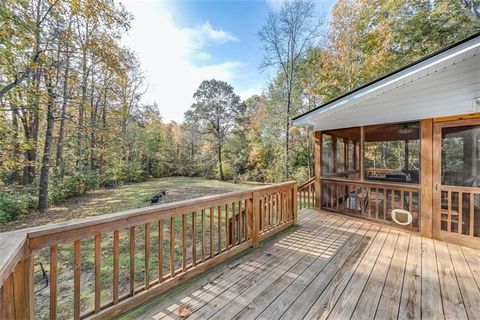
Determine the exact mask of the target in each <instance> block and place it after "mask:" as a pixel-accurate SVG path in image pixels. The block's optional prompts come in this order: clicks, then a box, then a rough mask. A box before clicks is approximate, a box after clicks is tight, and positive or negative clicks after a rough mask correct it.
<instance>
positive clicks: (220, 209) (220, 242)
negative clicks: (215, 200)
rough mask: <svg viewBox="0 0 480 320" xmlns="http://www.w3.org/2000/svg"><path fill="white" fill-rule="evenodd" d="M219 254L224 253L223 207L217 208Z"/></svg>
mask: <svg viewBox="0 0 480 320" xmlns="http://www.w3.org/2000/svg"><path fill="white" fill-rule="evenodd" d="M217 224H218V226H217V227H218V254H220V253H222V207H220V206H218V207H217Z"/></svg>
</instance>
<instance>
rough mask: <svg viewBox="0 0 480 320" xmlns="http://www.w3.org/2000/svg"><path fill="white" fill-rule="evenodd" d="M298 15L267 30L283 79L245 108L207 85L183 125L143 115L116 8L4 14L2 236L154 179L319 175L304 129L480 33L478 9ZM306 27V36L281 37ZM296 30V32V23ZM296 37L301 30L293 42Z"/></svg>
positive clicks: (0, 43) (338, 10) (462, 4)
mask: <svg viewBox="0 0 480 320" xmlns="http://www.w3.org/2000/svg"><path fill="white" fill-rule="evenodd" d="M314 11H315V10H314V3H313V2H310V1H290V2H286V3H285V4H284V5H283V7H282V9H281V10H280V11H279V12H272V13H271V14H270V15H269V16H268V18H267V20H266V21H265V25H264V27H262V29H261V30H259V34H258V36H259V39H260V41H261V43H262V44H263V46H264V50H265V60H264V62H263V64H262V66H261V67H263V68H268V69H270V70H273V71H274V72H275V73H276V77H274V78H273V79H272V81H271V83H269V85H268V86H267V87H266V88H264V90H263V94H262V95H256V96H252V97H251V98H249V99H247V100H246V101H240V98H239V97H238V95H236V94H235V90H234V88H233V87H231V86H230V85H229V84H228V83H225V82H222V81H217V80H210V79H206V81H204V82H203V83H202V84H200V86H199V88H198V90H197V92H196V93H195V94H194V99H195V103H194V104H193V105H192V106H191V107H190V109H189V110H188V111H187V112H186V114H185V121H184V122H183V123H176V122H170V123H165V122H164V121H162V117H161V112H162V108H167V107H168V106H161V105H156V104H153V105H144V104H142V103H141V97H142V95H143V93H144V92H145V90H146V88H147V79H145V78H144V76H143V74H142V70H141V66H140V64H139V61H138V60H137V58H136V56H135V54H134V52H133V51H132V50H130V49H129V48H125V47H124V46H122V44H121V35H122V33H124V32H126V31H127V30H128V29H129V25H130V22H131V21H132V19H134V17H132V16H131V14H130V13H128V12H127V11H126V10H125V8H124V7H123V6H122V5H121V4H120V3H119V2H117V1H113V0H96V1H94V0H68V1H67V0H63V1H62V0H53V1H52V0H4V1H2V3H1V4H0V223H1V222H6V221H11V220H14V219H15V218H16V217H18V216H20V215H25V214H28V213H31V212H35V211H45V210H46V209H47V208H48V206H49V205H54V204H57V203H59V202H61V201H63V200H65V199H68V198H71V197H74V196H78V195H81V194H83V193H85V192H86V191H88V190H92V189H96V188H99V187H115V186H117V185H120V184H123V183H129V182H139V181H144V180H147V179H150V178H152V177H164V176H201V177H206V178H218V179H222V180H223V179H225V180H234V181H259V182H279V181H282V180H285V179H293V180H305V179H307V178H308V177H310V176H312V175H313V163H312V160H313V141H312V136H311V132H308V131H307V130H305V129H301V128H291V127H290V123H291V119H292V118H293V117H294V116H296V115H298V114H301V113H303V112H305V111H308V110H310V109H312V108H314V107H315V106H318V105H319V104H321V103H323V102H326V101H329V100H331V99H333V98H335V97H337V96H339V95H341V94H343V93H345V92H348V91H350V90H352V89H354V88H356V87H358V86H360V85H362V84H365V83H368V82H369V81H372V80H374V79H375V78H377V77H379V76H381V75H383V74H386V73H388V72H391V71H393V70H395V69H398V68H399V67H401V66H403V65H406V64H408V63H410V62H412V61H415V60H417V59H419V58H421V57H423V56H425V55H427V54H429V53H432V52H434V51H436V50H438V49H440V48H442V47H445V46H448V45H450V44H452V43H455V42H457V41H459V40H461V39H463V38H466V37H467V36H469V35H471V34H474V33H476V32H478V31H480V2H479V1H478V0H456V1H455V0H444V1H397V0H394V1H366V0H340V1H338V2H337V4H336V5H335V7H334V9H333V12H332V15H331V18H330V20H329V22H328V25H327V26H325V25H323V22H322V19H321V17H317V16H315V15H314V14H313V12H314ZM292 17H296V18H302V17H304V18H305V19H303V20H302V19H299V20H300V21H306V22H308V23H305V24H300V25H298V26H296V28H295V29H294V30H293V31H295V32H296V35H298V39H301V40H302V41H303V42H302V41H301V42H300V43H299V47H297V48H294V49H293V50H290V48H287V49H288V50H281V52H280V53H281V54H280V55H279V56H280V57H282V59H279V60H277V61H274V60H272V59H270V58H271V57H272V48H274V47H275V45H276V44H279V45H280V46H281V45H283V44H285V43H286V42H288V40H289V38H288V36H289V35H291V32H290V33H289V32H288V31H289V30H286V29H285V28H283V27H282V26H285V25H286V24H288V22H291V21H289V20H288V19H291V18H292ZM296 21H297V20H296ZM290 31H292V30H290Z"/></svg>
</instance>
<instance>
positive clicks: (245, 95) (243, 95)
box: [238, 89, 261, 100]
mask: <svg viewBox="0 0 480 320" xmlns="http://www.w3.org/2000/svg"><path fill="white" fill-rule="evenodd" d="M254 94H257V95H261V90H259V89H247V90H243V91H239V92H238V95H239V96H240V98H241V99H242V100H247V99H248V98H250V97H251V96H253V95H254Z"/></svg>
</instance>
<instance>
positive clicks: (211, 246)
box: [210, 207, 215, 258]
mask: <svg viewBox="0 0 480 320" xmlns="http://www.w3.org/2000/svg"><path fill="white" fill-rule="evenodd" d="M214 212H215V210H214V208H213V207H212V208H210V258H213V257H214V256H215V252H213V245H214V243H213V233H214V230H213V217H214Z"/></svg>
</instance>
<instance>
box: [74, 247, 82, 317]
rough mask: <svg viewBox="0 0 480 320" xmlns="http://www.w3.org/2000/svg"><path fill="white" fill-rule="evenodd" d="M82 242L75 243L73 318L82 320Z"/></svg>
mask: <svg viewBox="0 0 480 320" xmlns="http://www.w3.org/2000/svg"><path fill="white" fill-rule="evenodd" d="M80 248H81V243H80V240H75V241H74V242H73V268H74V269H73V318H74V319H75V320H79V319H80Z"/></svg>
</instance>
